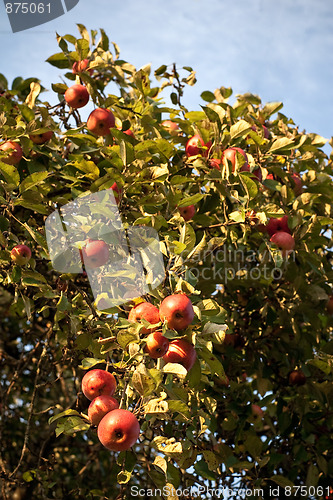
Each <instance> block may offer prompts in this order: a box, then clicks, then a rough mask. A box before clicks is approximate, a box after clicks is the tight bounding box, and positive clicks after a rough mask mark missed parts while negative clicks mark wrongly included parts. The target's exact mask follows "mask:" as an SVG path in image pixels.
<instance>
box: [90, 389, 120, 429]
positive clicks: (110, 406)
mask: <svg viewBox="0 0 333 500" xmlns="http://www.w3.org/2000/svg"><path fill="white" fill-rule="evenodd" d="M118 408H119V403H118V401H117V400H116V399H115V398H113V397H112V396H106V395H105V394H104V395H102V396H97V398H95V399H93V400H92V402H91V403H90V405H89V408H88V418H89V420H90V422H91V423H92V425H98V424H99V423H100V421H101V420H102V418H103V417H104V416H105V415H106V414H107V413H109V411H113V410H117V409H118Z"/></svg>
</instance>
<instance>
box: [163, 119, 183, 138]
mask: <svg viewBox="0 0 333 500" xmlns="http://www.w3.org/2000/svg"><path fill="white" fill-rule="evenodd" d="M161 125H162V127H164V128H165V129H166V130H167V131H168V132H169V134H170V135H173V136H176V135H179V130H180V129H179V125H178V123H176V122H173V121H171V120H164V121H163V122H162V123H161Z"/></svg>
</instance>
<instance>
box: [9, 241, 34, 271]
mask: <svg viewBox="0 0 333 500" xmlns="http://www.w3.org/2000/svg"><path fill="white" fill-rule="evenodd" d="M10 258H11V259H12V261H13V262H14V264H17V265H18V266H24V265H25V264H27V262H29V260H30V259H31V250H30V248H29V247H28V246H27V245H16V246H15V247H14V248H12V250H11V252H10Z"/></svg>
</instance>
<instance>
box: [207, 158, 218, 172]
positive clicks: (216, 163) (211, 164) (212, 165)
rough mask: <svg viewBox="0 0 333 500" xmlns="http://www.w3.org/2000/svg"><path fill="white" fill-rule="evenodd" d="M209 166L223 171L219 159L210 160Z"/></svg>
mask: <svg viewBox="0 0 333 500" xmlns="http://www.w3.org/2000/svg"><path fill="white" fill-rule="evenodd" d="M208 164H209V166H210V167H212V168H216V169H217V170H221V160H219V159H218V158H210V160H208Z"/></svg>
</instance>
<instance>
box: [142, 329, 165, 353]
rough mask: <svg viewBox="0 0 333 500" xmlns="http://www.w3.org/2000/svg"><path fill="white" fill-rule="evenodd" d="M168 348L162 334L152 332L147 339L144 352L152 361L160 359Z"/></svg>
mask: <svg viewBox="0 0 333 500" xmlns="http://www.w3.org/2000/svg"><path fill="white" fill-rule="evenodd" d="M168 348H169V340H168V339H167V338H166V337H164V335H163V334H162V332H153V333H151V334H150V335H148V337H147V343H146V348H145V351H146V352H147V353H148V354H149V356H150V357H151V358H153V359H157V358H162V357H163V356H164V354H166V353H167V351H168Z"/></svg>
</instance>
